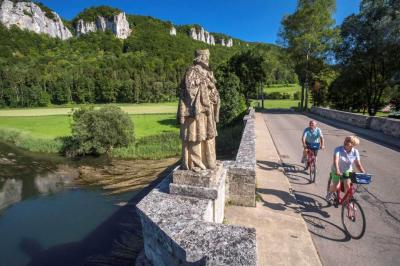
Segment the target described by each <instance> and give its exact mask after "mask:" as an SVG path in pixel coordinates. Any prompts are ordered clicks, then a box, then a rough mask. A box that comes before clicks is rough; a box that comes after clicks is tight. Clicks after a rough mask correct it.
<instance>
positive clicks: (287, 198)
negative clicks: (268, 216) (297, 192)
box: [256, 188, 299, 212]
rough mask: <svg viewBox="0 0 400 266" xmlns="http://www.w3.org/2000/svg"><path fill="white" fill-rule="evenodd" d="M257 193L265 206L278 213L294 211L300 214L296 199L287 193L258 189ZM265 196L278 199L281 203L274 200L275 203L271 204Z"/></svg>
mask: <svg viewBox="0 0 400 266" xmlns="http://www.w3.org/2000/svg"><path fill="white" fill-rule="evenodd" d="M256 193H257V196H258V198H259V199H260V200H261V201H262V203H263V205H264V206H266V207H268V208H271V209H273V210H276V211H284V210H286V209H292V210H295V211H296V212H298V211H299V210H298V206H297V204H296V200H295V198H294V197H293V196H292V195H291V194H290V193H289V192H286V191H282V190H276V189H265V188H257V189H256ZM263 195H266V196H268V197H269V198H270V197H271V196H274V197H276V198H277V199H279V201H280V202H277V201H276V200H274V202H269V201H268V200H266V199H265V198H264V197H263Z"/></svg>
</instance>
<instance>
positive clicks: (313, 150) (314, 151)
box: [306, 142, 319, 156]
mask: <svg viewBox="0 0 400 266" xmlns="http://www.w3.org/2000/svg"><path fill="white" fill-rule="evenodd" d="M306 146H307V148H308V149H310V150H311V151H312V152H313V153H314V155H315V156H317V155H318V150H319V149H312V148H310V144H309V143H308V142H306Z"/></svg>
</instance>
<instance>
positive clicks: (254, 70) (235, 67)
mask: <svg viewBox="0 0 400 266" xmlns="http://www.w3.org/2000/svg"><path fill="white" fill-rule="evenodd" d="M228 66H229V68H230V71H231V72H233V73H235V75H236V76H238V77H239V79H240V82H241V84H242V86H241V91H240V92H241V93H242V94H243V95H244V96H245V98H246V100H248V99H249V98H250V95H252V94H253V95H254V94H256V93H257V92H258V88H260V87H261V88H262V87H263V84H264V82H265V81H266V77H267V74H266V71H265V61H264V57H263V56H262V55H261V54H260V53H258V52H257V51H255V50H247V51H244V52H242V53H239V54H236V55H234V56H233V57H232V58H231V59H230V60H229V62H228Z"/></svg>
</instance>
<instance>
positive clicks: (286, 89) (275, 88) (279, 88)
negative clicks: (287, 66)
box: [264, 84, 301, 99]
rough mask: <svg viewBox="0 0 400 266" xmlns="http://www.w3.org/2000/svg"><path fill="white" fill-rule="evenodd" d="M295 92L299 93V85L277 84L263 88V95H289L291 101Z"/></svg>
mask: <svg viewBox="0 0 400 266" xmlns="http://www.w3.org/2000/svg"><path fill="white" fill-rule="evenodd" d="M296 91H299V92H300V91H301V87H300V85H299V84H288V85H280V84H277V85H271V86H269V87H265V88H264V92H265V93H272V92H281V93H289V94H290V96H291V98H292V99H293V94H294V93H295V92H296Z"/></svg>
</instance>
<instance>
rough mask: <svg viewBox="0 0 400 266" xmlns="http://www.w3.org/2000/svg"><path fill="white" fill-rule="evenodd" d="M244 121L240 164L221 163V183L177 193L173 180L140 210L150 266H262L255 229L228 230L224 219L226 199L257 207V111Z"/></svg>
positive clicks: (162, 185)
mask: <svg viewBox="0 0 400 266" xmlns="http://www.w3.org/2000/svg"><path fill="white" fill-rule="evenodd" d="M244 121H245V128H244V131H243V135H242V140H241V143H240V147H239V151H238V154H237V156H236V161H224V162H223V163H222V165H223V171H221V179H220V180H222V181H221V182H217V185H215V186H214V185H213V186H211V187H210V188H206V189H199V188H196V189H194V188H193V187H191V186H188V187H187V188H186V187H185V186H184V185H181V186H180V187H177V186H174V185H173V184H174V183H171V182H172V176H173V175H172V174H170V175H169V176H168V177H166V178H165V179H164V180H163V181H162V182H161V183H160V184H159V185H158V186H157V187H156V188H155V189H153V190H152V191H151V192H150V193H149V194H148V195H147V196H146V197H145V198H143V200H142V201H141V202H140V203H139V204H138V205H137V210H138V213H139V216H140V219H141V223H142V232H143V239H144V253H145V257H146V259H147V261H148V262H149V263H150V264H153V265H257V252H256V231H255V229H254V228H247V227H242V226H235V225H227V224H223V223H221V222H222V219H221V217H223V216H221V215H220V212H221V211H222V215H223V210H224V205H225V200H226V199H227V198H228V199H229V201H230V203H232V204H237V205H245V206H255V165H256V160H255V132H254V110H249V113H248V115H247V116H246V117H245V119H244ZM174 178H176V177H174ZM171 185H172V186H171ZM170 189H173V190H176V191H175V192H174V193H170V192H172V191H171V190H170ZM182 191H183V192H184V193H183V194H179V193H181V192H182ZM193 191H194V192H195V193H194V194H193ZM188 193H192V196H188V195H189V194H188ZM214 194H216V195H214ZM139 265H140V264H139Z"/></svg>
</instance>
